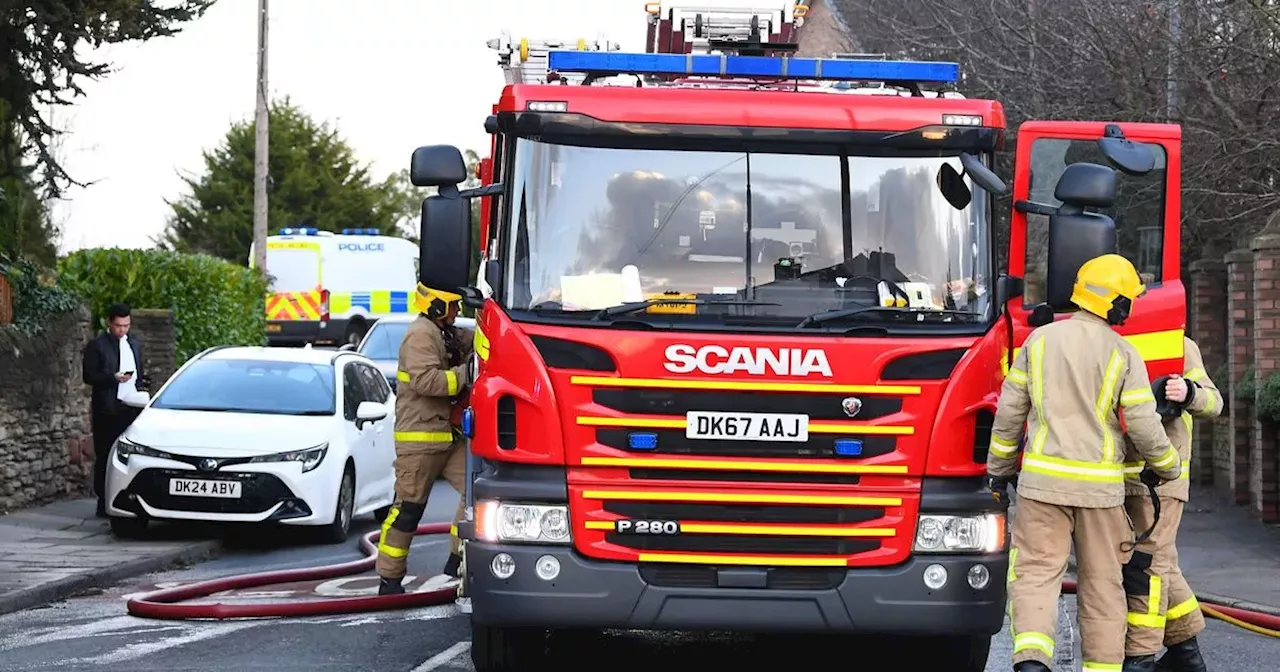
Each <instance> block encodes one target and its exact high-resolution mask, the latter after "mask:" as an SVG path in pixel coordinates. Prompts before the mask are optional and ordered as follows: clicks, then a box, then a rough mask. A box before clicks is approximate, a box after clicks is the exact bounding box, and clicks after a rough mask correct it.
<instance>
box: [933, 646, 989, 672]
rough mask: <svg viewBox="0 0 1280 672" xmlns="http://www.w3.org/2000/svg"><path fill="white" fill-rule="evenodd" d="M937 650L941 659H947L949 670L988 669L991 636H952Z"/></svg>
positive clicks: (977, 671) (975, 670) (969, 670)
mask: <svg viewBox="0 0 1280 672" xmlns="http://www.w3.org/2000/svg"><path fill="white" fill-rule="evenodd" d="M940 644H941V646H939V647H938V649H937V651H938V652H939V653H940V654H941V656H940V660H944V661H946V666H947V669H948V670H954V671H955V672H982V671H983V670H985V669H987V657H988V656H989V655H990V654H991V638H990V637H951V638H947V639H945V640H943V641H942V642H940Z"/></svg>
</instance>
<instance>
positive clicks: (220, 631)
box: [59, 621, 260, 665]
mask: <svg viewBox="0 0 1280 672" xmlns="http://www.w3.org/2000/svg"><path fill="white" fill-rule="evenodd" d="M258 625H260V623H258V622H257V621H246V622H240V623H219V624H217V625H211V626H204V627H200V626H197V627H193V628H190V629H188V630H187V634H185V635H182V636H179V637H169V638H165V639H159V640H156V641H154V642H140V643H137V644H128V645H126V646H122V647H119V648H117V649H115V650H112V651H108V652H107V653H104V654H101V655H97V656H90V657H86V658H75V659H72V660H64V661H59V664H60V665H67V664H75V663H97V664H106V663H121V662H124V661H127V660H133V659H135V658H141V657H143V656H145V655H147V654H150V653H155V652H156V651H163V650H164V649H176V648H178V647H180V646H186V645H187V644H194V643H196V642H200V641H204V640H206V639H213V638H215V637H222V636H223V635H229V634H231V633H233V632H235V631H237V630H244V629H246V628H252V627H255V626H258Z"/></svg>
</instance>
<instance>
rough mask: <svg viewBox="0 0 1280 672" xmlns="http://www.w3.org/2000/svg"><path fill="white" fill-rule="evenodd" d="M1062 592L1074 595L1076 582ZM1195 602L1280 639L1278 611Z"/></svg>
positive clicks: (1237, 623) (1218, 615)
mask: <svg viewBox="0 0 1280 672" xmlns="http://www.w3.org/2000/svg"><path fill="white" fill-rule="evenodd" d="M1062 592H1063V593H1067V594H1070V595H1074V594H1075V592H1076V582H1075V581H1072V580H1071V579H1066V580H1064V581H1063V582H1062ZM1196 601H1198V602H1199V603H1200V611H1202V612H1204V615H1205V616H1209V617H1211V618H1216V619H1218V620H1220V621H1223V622H1226V623H1230V624H1231V625H1234V626H1236V627H1240V628H1244V629H1245V630H1248V631H1249V632H1254V633H1257V634H1259V635H1265V636H1267V637H1276V638H1280V609H1275V608H1274V607H1271V608H1268V607H1263V606H1261V605H1258V606H1256V607H1254V608H1251V609H1244V608H1241V607H1232V606H1228V605H1226V604H1222V602H1224V601H1227V599H1226V598H1218V597H1217V596H1214V597H1213V598H1210V597H1209V596H1207V595H1197V596H1196ZM1263 609H1265V611H1263Z"/></svg>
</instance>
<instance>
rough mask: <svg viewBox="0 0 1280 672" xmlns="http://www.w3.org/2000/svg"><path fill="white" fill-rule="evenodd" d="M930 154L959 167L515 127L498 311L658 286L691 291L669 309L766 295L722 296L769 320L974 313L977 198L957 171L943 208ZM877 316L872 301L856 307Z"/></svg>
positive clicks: (700, 308) (650, 292) (626, 298)
mask: <svg viewBox="0 0 1280 672" xmlns="http://www.w3.org/2000/svg"><path fill="white" fill-rule="evenodd" d="M816 151H830V150H827V148H825V147H824V148H821V149H819V148H817V147H815V152H816ZM842 161H847V163H848V166H847V173H848V182H849V183H848V187H847V190H846V189H845V188H844V187H843V186H842V179H841V172H842V170H841V168H842V166H841V164H842ZM943 164H950V166H951V167H952V168H954V169H955V171H956V172H957V173H962V172H963V168H962V167H961V163H960V160H959V158H958V157H956V156H945V157H939V156H932V157H919V156H883V155H880V156H849V157H847V158H842V157H840V156H837V155H822V154H817V153H815V154H801V153H793V154H765V153H754V152H751V153H748V152H741V151H738V152H728V151H726V152H717V151H682V150H676V149H670V150H667V149H615V148H602V147H583V146H570V145H558V144H548V143H544V142H538V141H532V140H528V139H520V140H518V141H517V145H516V150H515V168H514V171H513V173H512V177H511V179H510V184H511V185H512V187H511V192H510V194H511V201H510V203H511V210H510V222H511V225H510V231H509V232H507V234H506V235H508V236H509V239H508V240H509V242H508V244H507V245H506V247H507V250H508V252H507V259H506V263H505V265H506V272H505V273H504V276H505V278H506V279H505V283H504V284H505V285H506V286H505V287H504V290H505V291H504V294H505V297H504V298H505V301H504V302H505V303H506V304H507V305H508V307H509V308H511V309H514V310H522V309H535V308H536V309H538V310H540V311H542V310H559V311H565V312H576V311H593V312H594V311H599V310H600V309H602V308H608V307H610V306H616V305H621V304H624V303H629V302H634V301H642V300H646V299H652V298H655V297H657V296H658V295H663V294H664V293H670V294H667V296H672V295H679V296H681V297H683V298H685V299H689V298H693V297H696V299H697V300H699V302H700V303H699V304H698V305H697V307H696V310H692V309H691V310H688V311H684V313H685V314H681V315H675V316H672V317H674V318H678V319H681V320H691V321H697V320H699V319H707V318H708V317H709V316H714V315H717V314H724V311H725V310H727V309H728V307H727V306H726V307H725V308H720V307H718V306H714V305H712V304H713V303H714V302H715V301H718V300H722V301H726V302H734V301H736V302H738V303H739V304H741V302H743V301H753V302H761V303H769V304H773V305H751V306H741V305H737V306H735V308H734V312H733V314H734V315H736V316H740V317H745V318H747V319H751V320H760V321H762V322H766V323H771V322H775V321H776V322H777V323H778V324H788V323H790V324H794V323H795V322H796V320H799V319H803V318H804V317H806V316H808V315H811V314H813V313H815V312H821V311H826V310H847V309H850V308H857V307H859V306H869V307H874V306H885V305H893V306H899V307H901V312H905V311H910V312H912V313H918V312H925V313H928V312H935V311H936V312H938V313H939V314H941V311H947V314H948V315H949V316H950V319H949V320H948V321H951V319H955V316H956V315H959V317H960V319H961V320H963V319H964V315H965V314H971V315H973V316H974V321H976V320H977V318H979V317H981V316H983V315H985V314H986V312H987V310H988V309H989V303H990V295H991V292H990V291H989V278H990V266H991V259H990V252H991V249H992V246H991V243H990V240H989V236H990V217H989V200H990V199H989V198H988V197H987V194H986V193H985V192H983V191H982V190H981V188H980V187H978V186H976V185H974V184H972V183H970V182H969V180H968V178H967V177H966V178H964V180H965V182H966V183H967V184H968V188H969V189H970V190H971V192H972V194H973V197H972V199H971V200H970V201H969V203H968V205H967V206H966V207H964V208H962V209H957V208H956V207H955V206H954V205H953V204H952V203H950V202H948V200H947V198H945V197H944V196H943V193H942V191H941V189H940V186H939V184H940V177H939V173H940V169H941V168H942V166H943ZM948 172H949V171H948ZM846 215H848V221H849V222H850V224H849V225H848V226H846V225H845V221H846ZM887 283H892V284H893V285H894V286H895V287H896V289H895V288H891V287H888V285H887ZM908 299H909V301H908ZM887 315H890V314H889V313H887V312H886V311H880V310H873V311H867V312H866V313H865V314H863V315H859V317H858V319H869V320H877V319H889V317H887ZM633 317H639V316H633ZM899 317H900V315H899ZM913 321H915V320H914V319H913Z"/></svg>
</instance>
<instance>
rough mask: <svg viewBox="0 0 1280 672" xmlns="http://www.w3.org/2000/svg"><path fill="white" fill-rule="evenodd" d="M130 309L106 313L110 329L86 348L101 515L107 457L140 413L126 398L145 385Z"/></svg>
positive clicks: (95, 486)
mask: <svg viewBox="0 0 1280 672" xmlns="http://www.w3.org/2000/svg"><path fill="white" fill-rule="evenodd" d="M130 323H131V319H130V315H129V306H127V305H125V304H123V303H117V304H115V305H113V306H111V308H109V309H108V310H107V330H106V331H104V332H102V333H101V334H98V335H97V336H96V337H94V338H93V340H91V341H89V342H88V343H87V344H85V346H84V358H83V364H82V378H83V379H84V382H85V384H86V385H90V386H92V388H93V392H92V396H91V399H90V404H89V419H90V426H91V429H92V430H93V454H94V460H93V490H94V494H96V495H97V496H98V516H99V517H105V516H106V515H107V514H106V500H105V497H106V479H107V454H108V453H109V452H110V451H111V446H112V444H114V443H115V441H116V439H117V438H119V437H120V435H121V434H122V433H124V430H125V429H126V428H128V427H129V423H131V422H133V419H134V418H136V417H137V416H138V410H137V409H135V408H133V407H131V406H128V405H126V404H125V403H124V401H123V399H124V398H125V396H126V395H128V394H130V393H133V392H136V391H138V390H139V389H141V388H140V382H141V383H142V384H143V385H145V380H144V378H145V374H144V372H143V369H142V347H141V345H140V344H139V343H138V339H137V337H131V336H129V325H130Z"/></svg>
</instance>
